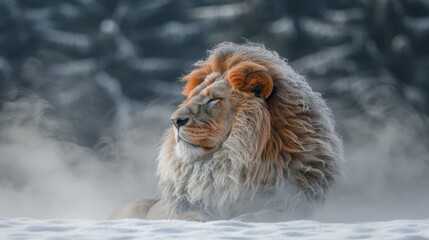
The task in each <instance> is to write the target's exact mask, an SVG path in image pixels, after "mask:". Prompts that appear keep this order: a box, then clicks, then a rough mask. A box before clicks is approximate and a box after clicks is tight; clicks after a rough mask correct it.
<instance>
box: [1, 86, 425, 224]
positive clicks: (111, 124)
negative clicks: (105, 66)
mask: <svg viewBox="0 0 429 240" xmlns="http://www.w3.org/2000/svg"><path fill="white" fill-rule="evenodd" d="M87 84H89V85H93V88H92V90H88V91H87V93H86V94H85V95H87V96H90V97H89V99H92V98H102V97H103V96H104V98H105V100H104V101H107V102H109V104H111V105H112V106H111V107H110V108H109V109H107V110H105V111H106V112H108V113H106V114H100V112H99V111H100V109H99V108H100V106H98V107H97V108H93V107H94V106H92V107H89V106H91V104H90V103H91V100H89V99H87V101H86V102H84V103H80V102H79V101H78V100H79V99H82V98H85V96H82V95H79V98H76V99H74V101H73V99H71V100H70V99H69V101H65V100H64V101H63V100H61V101H56V102H55V104H52V103H50V102H49V101H48V100H47V99H55V97H58V96H60V97H59V99H61V98H62V97H61V96H67V98H70V96H68V95H67V94H64V93H63V94H64V95H63V94H59V93H58V92H55V94H53V95H45V96H44V98H43V97H42V96H39V95H37V94H36V93H34V92H28V91H21V92H19V91H16V90H14V91H11V93H10V95H15V99H14V100H10V101H7V102H5V103H4V104H3V108H2V111H1V113H0V136H1V138H0V156H1V158H0V192H1V194H0V214H1V216H2V217H33V218H41V219H45V218H90V219H103V218H105V217H106V216H108V215H109V214H110V213H111V212H113V211H114V210H115V209H117V208H118V207H120V206H121V205H122V204H124V203H126V202H129V201H133V200H137V199H141V198H154V197H157V192H156V177H155V159H156V156H157V152H158V146H159V141H160V138H161V136H162V133H163V131H164V130H165V129H166V128H167V127H169V125H170V122H169V116H170V114H171V113H172V111H173V110H174V108H175V104H177V103H178V101H179V100H180V99H181V98H180V97H178V96H170V100H166V99H163V100H159V99H158V100H152V101H149V102H147V103H142V102H140V101H132V100H130V99H129V98H127V97H125V96H124V95H122V94H121V88H120V85H119V84H114V81H113V80H111V82H110V85H109V87H105V86H104V85H103V84H101V85H100V81H92V82H91V81H87ZM104 84H105V83H104ZM95 86H98V87H95ZM103 86H104V87H103ZM86 87H88V86H86V85H85V88H86ZM77 88H82V86H79V85H77ZM80 90H81V91H82V89H80ZM179 90H180V89H179V85H177V91H179ZM67 91H70V89H67ZM75 92H80V91H77V90H76V91H75ZM54 95H55V96H54ZM57 100H58V99H57ZM386 100H387V101H389V102H395V104H397V105H396V106H395V107H394V108H393V109H391V110H390V112H389V113H384V114H385V116H386V117H383V118H382V119H380V120H374V117H368V115H365V114H348V113H347V111H346V110H347V109H345V108H344V106H342V105H341V102H339V101H337V100H335V99H331V100H329V104H330V106H331V107H333V110H334V114H335V117H336V120H337V128H338V131H339V134H340V135H341V136H342V138H343V139H344V144H345V159H346V161H345V164H344V168H345V169H344V171H345V174H344V179H342V180H341V181H340V182H339V184H338V185H337V187H336V188H335V189H334V190H333V191H332V192H331V193H330V194H329V195H328V199H327V200H326V202H325V204H324V205H323V206H322V207H321V208H320V209H317V210H316V212H315V214H314V216H313V218H314V219H316V220H323V221H364V220H388V219H397V218H424V217H427V216H428V214H429V209H428V208H427V202H429V191H428V188H427V186H428V184H429V179H428V177H427V171H428V168H429V166H428V161H427V156H428V154H429V152H428V149H427V147H426V146H427V139H426V138H425V135H422V134H421V133H422V132H424V130H425V127H426V124H425V118H424V117H423V116H422V115H421V114H418V112H416V111H415V110H413V108H412V107H410V106H409V105H407V104H398V103H400V102H401V100H400V99H395V97H394V96H391V95H389V96H387V99H386ZM63 102H65V103H63ZM62 104H65V106H66V107H64V106H62ZM100 104H101V105H103V104H104V103H103V101H101V102H100ZM61 106H62V108H60V109H58V108H59V107H61ZM371 106H373V108H374V105H373V104H372V105H371ZM385 106H386V105H384V104H380V107H385ZM91 111H92V112H91ZM94 111H95V114H94ZM83 113H85V114H83ZM76 114H78V116H75V115H76ZM97 114H98V115H97ZM63 116H67V118H64V117H63ZM69 116H74V117H71V118H69ZM91 126H97V128H95V129H91ZM101 126H102V127H101ZM86 128H89V130H87V131H84V130H85V129H86ZM95 130H97V133H96V134H95V133H94V132H91V134H88V131H95ZM88 135H96V136H97V137H96V138H94V137H93V138H91V139H92V140H88V139H86V138H88Z"/></svg>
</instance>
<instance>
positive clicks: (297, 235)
mask: <svg viewBox="0 0 429 240" xmlns="http://www.w3.org/2000/svg"><path fill="white" fill-rule="evenodd" d="M0 239H2V240H3V239H20V240H23V239H56V240H57V239H88V240H89V239H103V240H108V239H118V240H119V239H127V240H128V239H329V240H336V239H377V240H379V239H401V240H405V239H407V240H421V239H429V219H426V220H395V221H386V222H362V223H352V224H343V223H321V222H315V221H291V222H281V223H246V222H238V221H214V222H206V223H197V222H186V221H146V220H137V219H128V220H116V221H92V220H66V219H53V220H36V219H29V218H19V219H6V218H0Z"/></svg>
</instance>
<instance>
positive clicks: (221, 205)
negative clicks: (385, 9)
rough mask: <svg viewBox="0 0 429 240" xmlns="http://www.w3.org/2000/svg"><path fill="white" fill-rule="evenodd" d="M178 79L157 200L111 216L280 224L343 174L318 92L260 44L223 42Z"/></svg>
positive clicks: (316, 200) (305, 212) (338, 145)
mask: <svg viewBox="0 0 429 240" xmlns="http://www.w3.org/2000/svg"><path fill="white" fill-rule="evenodd" d="M208 53H209V56H208V57H207V59H205V60H202V61H198V62H197V63H196V64H195V69H194V70H193V71H191V72H190V73H189V74H187V75H185V76H184V77H183V78H182V79H183V82H184V83H185V86H184V89H183V94H184V96H186V99H185V100H184V101H183V102H182V103H181V104H180V105H179V107H178V108H177V110H176V111H175V112H174V113H173V114H172V115H171V121H172V125H173V126H172V127H171V128H169V129H168V130H167V131H166V133H165V135H164V137H163V139H162V144H161V148H160V152H159V157H158V159H157V176H158V178H159V190H160V195H161V197H160V199H159V200H141V201H137V202H134V203H131V204H129V205H127V206H125V207H123V208H122V209H120V210H118V211H117V212H115V213H114V214H113V215H112V216H111V219H116V218H126V217H139V218H146V219H184V220H196V221H210V220H225V219H236V220H244V221H265V222H266V221H285V220H292V219H301V218H306V217H308V216H310V214H311V212H312V210H313V209H314V208H315V206H317V205H319V204H320V203H323V200H324V198H325V195H326V193H327V192H328V190H330V189H331V188H332V187H333V186H334V184H335V183H336V181H337V179H338V178H339V176H341V175H342V174H341V163H342V161H343V147H342V141H341V140H340V138H339V137H338V135H337V134H336V131H335V128H334V120H333V116H332V113H331V110H330V109H329V108H328V107H327V105H326V103H325V101H324V100H323V99H322V97H321V95H320V94H319V93H316V92H314V91H313V90H312V89H311V88H310V86H309V85H308V84H307V82H306V81H305V79H304V78H303V77H302V76H301V75H299V74H297V73H296V72H295V71H294V70H293V69H292V68H291V66H290V65H288V64H287V63H286V61H285V60H284V59H282V58H280V57H279V55H278V54H277V53H276V52H273V51H270V50H268V49H266V48H265V47H264V46H263V45H259V44H255V43H245V44H242V45H239V44H234V43H229V42H225V43H221V44H219V45H217V46H216V47H215V48H214V49H212V50H210V51H208Z"/></svg>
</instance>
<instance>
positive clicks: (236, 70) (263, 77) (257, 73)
mask: <svg viewBox="0 0 429 240" xmlns="http://www.w3.org/2000/svg"><path fill="white" fill-rule="evenodd" d="M227 77H228V81H229V83H230V84H231V86H232V87H233V88H236V89H239V90H241V91H244V92H253V93H254V94H255V95H256V96H258V97H261V98H263V99H267V98H268V97H269V96H270V95H271V93H272V91H273V80H272V79H271V76H270V74H268V69H267V68H265V67H264V66H262V65H259V64H257V63H253V62H242V63H239V64H237V65H235V66H234V67H232V68H231V69H230V70H229V71H228V75H227Z"/></svg>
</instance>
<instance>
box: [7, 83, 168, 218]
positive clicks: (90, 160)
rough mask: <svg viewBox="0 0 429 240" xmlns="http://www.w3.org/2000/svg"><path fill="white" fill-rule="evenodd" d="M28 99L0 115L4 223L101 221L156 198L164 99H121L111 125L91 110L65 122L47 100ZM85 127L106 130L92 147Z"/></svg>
mask: <svg viewBox="0 0 429 240" xmlns="http://www.w3.org/2000/svg"><path fill="white" fill-rule="evenodd" d="M98 91H101V90H100V89H99V90H98ZM89 94H93V95H94V96H93V97H98V96H99V95H100V93H97V92H90V93H89ZM24 95H25V96H21V97H19V98H17V99H16V100H14V101H9V102H5V103H4V104H3V109H2V111H1V113H0V136H1V137H0V156H1V157H0V215H1V216H2V217H33V218H42V219H44V218H92V219H103V218H105V217H107V216H108V215H109V214H110V213H111V212H112V211H113V210H115V209H116V208H119V207H120V205H121V204H124V203H126V202H127V201H131V200H134V199H140V198H149V197H155V196H156V180H155V159H156V156H157V148H158V143H159V140H160V138H161V135H162V132H163V130H164V129H165V128H166V127H167V126H168V125H169V115H170V112H171V111H172V108H171V107H169V105H168V103H167V102H166V101H164V103H163V104H161V103H157V102H156V101H155V102H150V103H146V104H142V103H136V102H132V101H129V100H127V99H123V100H121V101H118V102H117V103H116V106H115V110H114V112H113V113H111V115H113V116H111V117H110V119H109V120H106V119H105V118H99V116H97V115H92V114H93V113H91V112H87V114H88V116H87V117H89V118H91V119H85V120H82V119H78V120H76V118H74V119H72V120H67V119H64V118H61V117H59V116H58V112H55V111H56V110H57V109H55V107H54V106H52V105H51V104H50V103H49V102H48V101H47V100H45V99H43V98H42V97H40V96H37V95H36V94H34V93H32V94H29V93H26V94H24ZM86 104H87V103H86ZM85 108H86V106H80V107H79V106H78V107H75V108H67V109H61V110H60V111H61V114H63V115H64V114H65V115H66V116H68V115H72V112H74V113H76V112H80V111H85V110H86V111H88V109H85ZM80 117H82V116H80ZM106 121H108V122H106ZM82 122H84V123H86V125H92V124H94V125H98V126H100V125H102V126H103V128H102V129H101V130H99V135H98V137H97V139H96V140H94V141H93V143H92V144H91V145H85V144H84V143H87V142H88V139H85V137H86V136H85V133H84V132H83V131H82V128H86V127H88V126H85V125H83V126H82V125H79V123H80V124H81V123H82ZM64 129H66V131H64Z"/></svg>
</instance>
